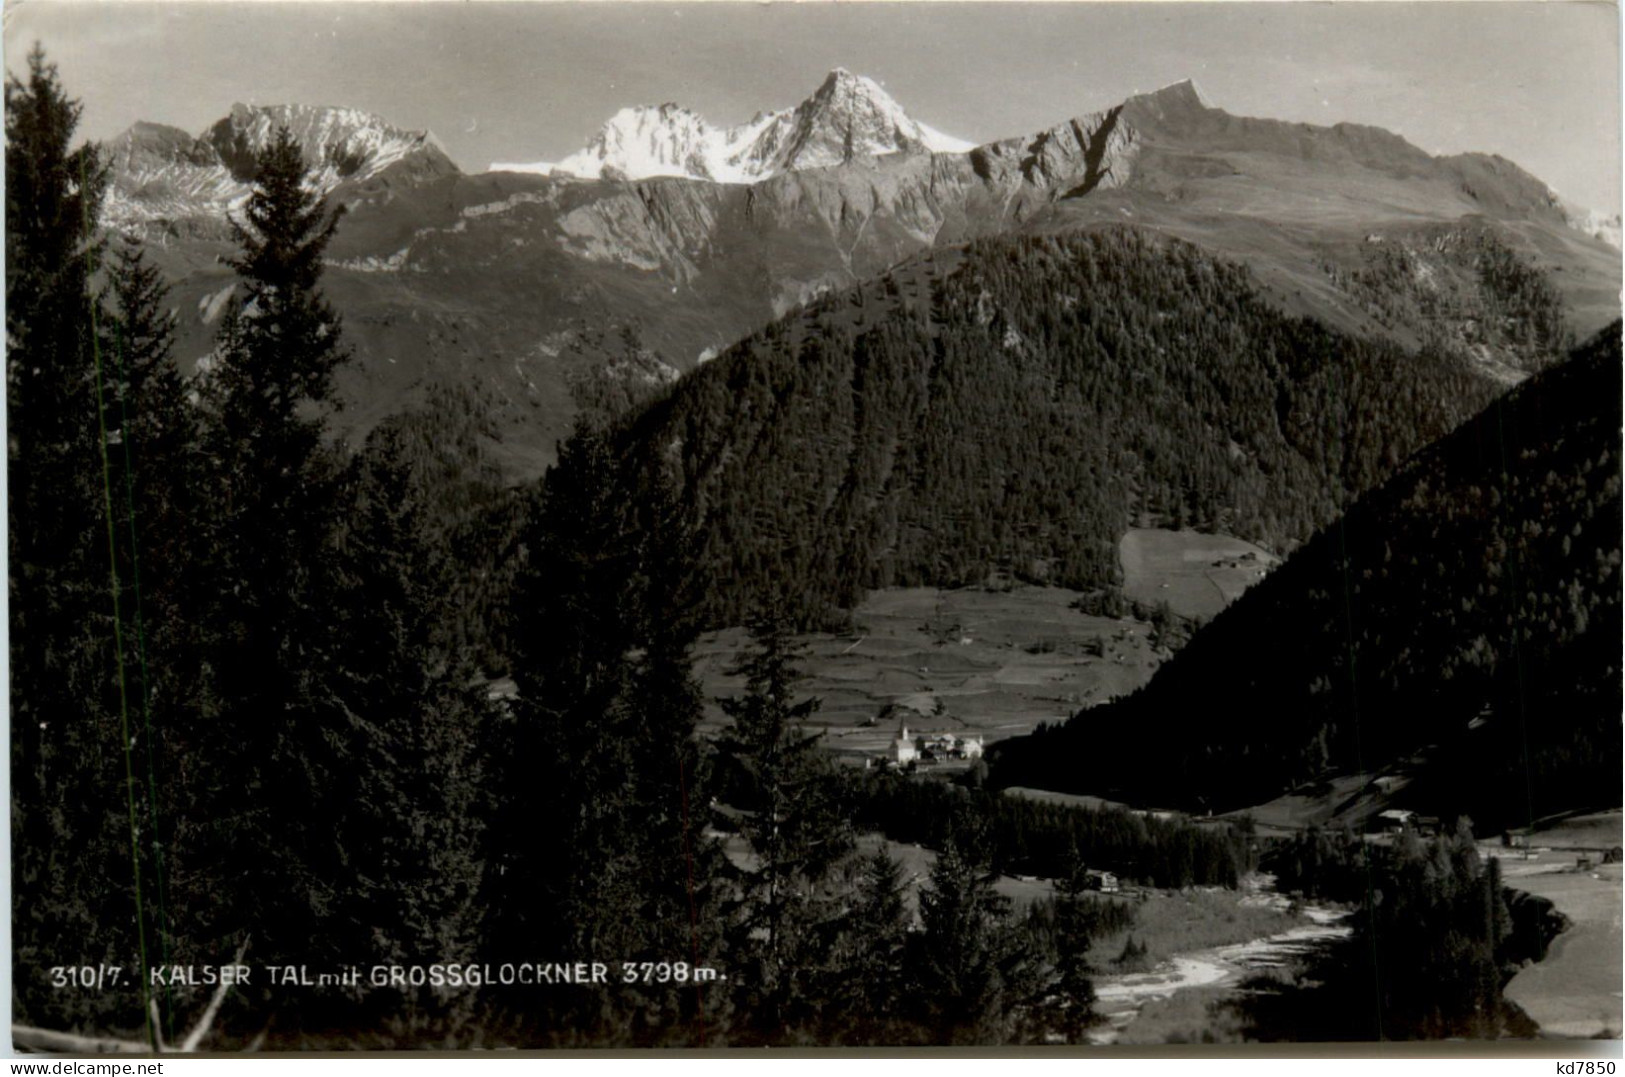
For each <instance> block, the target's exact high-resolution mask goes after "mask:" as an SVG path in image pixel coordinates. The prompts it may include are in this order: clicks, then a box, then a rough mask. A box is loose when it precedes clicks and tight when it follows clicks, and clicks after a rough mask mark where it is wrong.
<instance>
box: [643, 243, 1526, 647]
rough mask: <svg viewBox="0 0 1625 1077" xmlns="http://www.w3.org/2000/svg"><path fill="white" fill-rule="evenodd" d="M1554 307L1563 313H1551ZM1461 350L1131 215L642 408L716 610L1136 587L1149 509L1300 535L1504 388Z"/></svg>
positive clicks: (835, 305) (754, 356) (773, 335)
mask: <svg viewBox="0 0 1625 1077" xmlns="http://www.w3.org/2000/svg"><path fill="white" fill-rule="evenodd" d="M1549 313H1550V312H1549V311H1545V310H1543V311H1542V316H1543V317H1545V316H1548V315H1549ZM1491 394H1492V388H1491V386H1490V385H1488V384H1487V383H1486V382H1485V381H1484V379H1482V378H1480V377H1478V376H1476V375H1474V374H1472V373H1470V370H1469V364H1468V361H1467V360H1466V358H1465V357H1464V356H1462V355H1460V354H1459V353H1456V352H1452V351H1448V350H1440V351H1423V352H1421V353H1408V352H1406V351H1403V350H1402V349H1400V348H1398V347H1397V346H1394V345H1392V344H1388V343H1384V342H1377V341H1367V340H1358V339H1353V338H1349V337H1345V336H1342V335H1339V334H1337V333H1335V332H1332V331H1330V330H1328V329H1326V328H1324V327H1323V326H1321V325H1319V324H1318V323H1316V322H1314V321H1311V320H1304V319H1294V318H1291V317H1287V316H1285V315H1282V314H1281V313H1279V312H1278V311H1277V310H1276V309H1275V308H1274V307H1272V306H1270V305H1268V304H1267V303H1266V302H1264V301H1263V299H1262V298H1261V297H1260V294H1259V293H1258V292H1257V291H1256V290H1255V288H1254V286H1253V283H1252V279H1251V277H1250V275H1249V273H1248V272H1247V271H1246V270H1244V269H1241V268H1239V267H1237V266H1234V265H1232V264H1229V263H1225V262H1222V261H1219V260H1216V259H1214V258H1213V257H1211V256H1210V255H1208V254H1206V253H1204V252H1202V251H1201V250H1199V249H1197V248H1195V247H1193V246H1190V245H1188V244H1185V243H1182V242H1179V241H1171V240H1164V239H1162V238H1159V237H1156V236H1152V235H1149V234H1146V233H1144V232H1140V231H1136V230H1132V229H1113V230H1108V231H1104V232H1098V233H1093V234H1088V235H1076V236H1067V237H1042V238H1026V239H999V240H986V241H980V242H977V243H973V244H971V245H970V246H969V247H968V248H965V249H964V250H963V251H962V252H956V254H955V255H953V256H950V255H949V254H945V253H939V254H936V255H933V256H930V257H928V258H926V259H924V260H923V261H917V262H913V263H907V264H904V265H902V266H899V267H897V268H896V269H894V270H893V271H892V272H891V273H889V274H887V275H886V276H884V277H882V278H880V279H879V280H877V281H875V282H872V283H871V284H869V285H867V286H865V287H863V288H860V289H857V290H855V291H853V292H850V293H848V294H846V295H843V296H840V297H836V298H826V299H824V300H821V301H819V302H818V303H816V304H814V305H813V306H811V307H809V308H807V309H806V310H805V311H803V312H801V313H799V314H796V315H792V316H790V317H788V318H786V319H783V320H781V321H779V322H776V323H774V324H773V325H771V326H769V327H768V328H767V329H766V330H764V331H763V332H761V333H759V334H756V335H755V336H752V337H750V338H748V339H747V340H745V341H743V342H742V343H740V344H739V345H737V346H735V347H734V348H732V349H731V350H730V351H729V352H727V353H726V354H724V355H723V356H722V357H720V358H718V359H717V360H715V361H714V362H713V363H712V364H710V365H708V366H707V367H705V368H703V369H702V370H701V371H699V372H698V373H697V374H696V375H695V376H694V377H692V378H690V379H688V380H686V381H684V382H683V383H682V384H680V385H679V386H677V387H676V389H675V390H674V391H673V392H672V394H671V395H670V396H669V397H668V398H666V399H665V400H663V401H661V402H660V403H658V404H656V405H655V406H653V407H652V408H650V409H649V410H648V411H647V412H645V413H644V414H643V415H642V416H641V417H640V418H638V419H637V420H636V421H635V422H633V423H632V424H631V425H630V427H629V429H627V430H626V431H625V432H624V433H623V436H622V439H621V440H622V444H623V446H624V447H625V449H626V451H627V452H629V453H630V454H632V455H633V456H634V457H635V458H639V459H641V460H642V463H643V465H644V467H645V468H647V469H659V470H663V471H669V472H671V473H673V474H674V476H675V479H676V481H677V482H678V484H679V486H680V488H681V491H682V496H683V499H684V501H685V502H686V503H687V504H688V505H690V506H692V509H693V512H694V514H695V517H696V519H695V522H696V524H697V525H698V526H699V528H700V530H701V532H702V535H703V538H702V552H701V557H702V565H703V571H704V572H705V573H706V574H707V575H708V577H709V578H711V579H730V580H733V581H736V586H730V587H727V588H720V587H717V588H709V589H708V592H707V595H706V601H707V603H708V613H709V616H710V619H712V620H713V621H716V622H721V623H737V622H738V621H739V620H740V619H741V618H742V617H743V616H744V615H745V614H746V613H747V612H748V611H749V610H750V609H751V608H752V607H753V606H755V605H758V604H760V603H762V602H764V601H765V600H767V599H768V597H769V596H777V597H780V598H790V599H791V600H793V601H795V602H798V603H799V604H800V608H799V609H798V610H797V611H796V612H797V613H798V615H799V616H800V617H801V618H802V619H803V620H814V619H817V618H820V617H822V616H824V615H825V614H826V613H827V611H828V610H829V609H830V608H832V607H839V606H847V605H850V604H851V603H852V602H854V601H855V600H856V599H857V597H858V596H859V595H861V594H862V593H863V592H864V591H865V590H867V589H871V588H876V587H886V586H898V585H902V586H907V585H916V584H927V583H929V584H938V585H942V586H959V585H965V584H973V583H980V582H982V581H984V580H988V579H990V578H995V579H997V578H1003V579H1017V580H1025V581H1034V582H1045V583H1053V584H1059V585H1062V586H1067V587H1073V588H1078V589H1082V590H1086V591H1093V590H1099V589H1109V588H1112V587H1114V586H1115V585H1116V583H1117V578H1118V567H1117V560H1116V543H1117V539H1118V538H1119V536H1121V535H1122V533H1123V531H1124V530H1125V529H1126V528H1128V527H1129V526H1131V525H1132V524H1133V523H1135V522H1140V521H1143V522H1147V523H1150V524H1153V525H1165V526H1170V527H1192V528H1198V529H1202V530H1215V531H1225V532H1229V533H1231V534H1235V535H1238V536H1241V537H1244V538H1247V539H1250V540H1252V541H1255V542H1258V543H1261V544H1263V545H1266V546H1269V547H1272V548H1275V549H1280V550H1284V549H1290V548H1292V547H1293V546H1295V545H1296V544H1298V543H1300V542H1303V541H1304V540H1306V539H1308V538H1309V537H1310V536H1311V535H1312V534H1313V533H1314V532H1315V531H1316V530H1317V529H1319V528H1320V527H1322V526H1324V525H1325V524H1326V523H1328V522H1329V521H1330V520H1332V519H1333V518H1334V517H1335V516H1336V514H1337V513H1338V511H1339V510H1340V509H1341V508H1342V507H1343V506H1344V505H1345V504H1346V503H1347V501H1348V500H1349V498H1350V497H1351V496H1353V495H1355V494H1358V493H1361V492H1363V491H1365V490H1368V489H1370V488H1371V487H1373V486H1374V485H1376V484H1377V483H1378V482H1380V481H1381V480H1382V479H1384V478H1385V477H1387V476H1388V475H1390V474H1392V473H1393V471H1394V470H1395V469H1396V468H1397V467H1398V466H1399V464H1400V462H1401V461H1403V460H1404V459H1405V458H1406V457H1407V456H1408V455H1409V454H1410V453H1411V452H1413V451H1414V450H1416V449H1417V448H1419V447H1420V446H1422V445H1425V444H1427V443H1428V442H1430V441H1432V440H1433V439H1435V438H1437V437H1439V436H1441V435H1442V434H1444V433H1445V432H1447V431H1448V430H1450V429H1452V428H1453V427H1454V426H1455V425H1456V424H1457V423H1459V422H1460V421H1462V420H1463V419H1465V418H1466V417H1467V416H1469V415H1471V414H1473V413H1474V412H1476V411H1477V410H1479V409H1480V408H1482V407H1483V406H1484V404H1485V403H1486V402H1487V401H1488V400H1489V398H1490V396H1491Z"/></svg>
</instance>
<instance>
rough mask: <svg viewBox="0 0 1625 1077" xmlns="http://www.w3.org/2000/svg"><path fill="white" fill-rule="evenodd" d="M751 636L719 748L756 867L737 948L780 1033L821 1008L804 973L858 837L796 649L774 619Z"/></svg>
mask: <svg viewBox="0 0 1625 1077" xmlns="http://www.w3.org/2000/svg"><path fill="white" fill-rule="evenodd" d="M751 634H752V647H751V649H750V650H749V651H747V652H746V654H745V655H744V656H743V657H742V658H741V659H740V661H739V664H738V665H737V667H735V670H734V672H735V673H736V674H742V675H744V677H745V679H746V683H745V694H744V695H743V696H739V697H735V698H731V699H723V700H720V702H721V704H722V708H723V710H724V712H726V713H727V715H728V716H729V718H731V719H732V720H733V724H732V725H731V726H730V727H729V728H728V730H727V731H726V732H725V733H724V734H723V736H722V738H721V739H720V743H719V745H718V750H719V754H720V756H721V760H720V761H721V763H722V765H723V766H724V768H725V772H724V775H723V776H722V781H723V786H722V788H723V792H724V794H725V796H726V798H727V800H728V803H729V804H731V805H732V806H733V807H734V808H736V809H738V810H739V812H740V819H741V821H740V824H739V825H740V830H741V832H742V833H743V835H744V837H745V841H746V843H747V844H748V845H749V847H750V851H751V854H752V856H753V858H754V859H755V861H756V864H755V867H754V868H753V869H752V870H750V871H747V872H745V873H744V875H743V877H742V878H741V880H740V886H741V888H742V891H743V894H744V899H743V902H742V904H741V907H740V909H739V915H738V919H737V922H736V923H735V925H734V929H733V930H734V944H733V947H732V952H733V953H734V955H735V958H734V960H735V961H737V962H740V963H741V965H742V966H743V968H744V969H745V970H746V973H745V974H746V976H747V982H748V983H749V984H750V985H751V987H750V991H751V1001H750V1004H749V1010H750V1013H751V1016H752V1018H753V1020H754V1021H755V1022H756V1023H757V1024H758V1025H759V1027H760V1028H761V1029H763V1030H768V1031H770V1032H778V1031H781V1030H782V1029H783V1028H784V1027H785V1026H786V1025H787V1024H794V1023H795V1022H796V1021H798V1020H800V1019H801V1018H803V1017H804V1016H805V1015H806V1012H807V1011H808V1010H809V1009H815V1008H816V1005H817V1000H808V999H804V998H800V997H798V983H797V976H798V975H799V973H800V972H801V970H803V969H805V968H807V967H809V966H810V965H811V964H812V963H813V961H814V960H815V957H814V955H815V954H818V955H821V954H822V952H823V950H824V949H825V947H826V946H827V934H828V926H827V924H826V921H827V920H828V919H830V918H831V917H832V916H833V915H834V914H835V912H836V908H835V896H834V895H833V894H831V893H830V892H829V888H828V886H827V883H828V882H829V875H830V870H831V868H833V867H834V866H835V865H836V864H837V863H838V862H839V861H840V860H841V858H842V857H844V856H845V855H846V854H847V853H848V852H850V851H851V848H852V842H853V839H852V832H851V822H850V818H849V815H848V814H847V812H846V811H845V810H844V806H843V805H842V803H841V795H840V788H839V785H838V782H837V780H836V775H835V773H834V768H833V764H832V763H831V762H830V761H829V759H828V757H827V756H825V755H824V753H823V751H822V750H821V749H820V747H819V745H818V741H819V738H820V734H817V733H809V732H808V731H807V729H806V727H805V724H804V723H805V722H806V720H807V719H808V718H809V717H811V716H812V714H813V713H814V712H815V711H816V710H817V708H818V701H817V700H816V699H805V700H801V701H799V702H797V701H796V700H795V686H796V683H797V681H798V680H799V679H800V672H799V670H798V669H797V668H796V665H795V660H796V657H797V654H798V649H797V647H796V646H795V644H794V641H793V640H792V639H791V638H790V636H789V633H788V631H787V629H786V628H785V625H784V622H783V621H782V620H781V619H778V618H776V617H772V616H765V617H761V618H758V620H757V622H756V623H755V624H754V625H753V626H752V629H751Z"/></svg>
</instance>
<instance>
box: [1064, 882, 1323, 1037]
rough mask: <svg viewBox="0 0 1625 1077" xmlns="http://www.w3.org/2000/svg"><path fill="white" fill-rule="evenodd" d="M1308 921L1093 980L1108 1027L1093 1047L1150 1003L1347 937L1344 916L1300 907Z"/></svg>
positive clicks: (1239, 976)
mask: <svg viewBox="0 0 1625 1077" xmlns="http://www.w3.org/2000/svg"><path fill="white" fill-rule="evenodd" d="M1303 914H1304V916H1306V917H1307V918H1308V919H1309V920H1310V923H1308V924H1305V925H1303V926H1302V927H1295V928H1293V929H1292V930H1290V931H1284V932H1282V933H1280V934H1278V935H1269V936H1266V937H1264V938H1261V939H1253V940H1251V941H1249V942H1238V943H1232V944H1230V945H1228V946H1216V947H1214V948H1213V949H1210V950H1196V951H1193V952H1191V953H1188V954H1177V955H1175V956H1174V957H1173V958H1172V959H1170V960H1168V961H1165V962H1163V963H1162V964H1161V965H1159V966H1157V967H1156V968H1155V969H1152V970H1151V971H1150V972H1133V973H1123V974H1120V975H1109V976H1101V977H1099V978H1097V979H1096V980H1095V1000H1096V1001H1095V1009H1096V1011H1097V1012H1098V1013H1100V1014H1101V1015H1102V1016H1104V1017H1105V1018H1106V1019H1107V1021H1108V1024H1107V1025H1105V1026H1102V1027H1101V1028H1100V1029H1099V1030H1098V1031H1096V1032H1094V1033H1092V1034H1091V1035H1090V1042H1091V1043H1096V1044H1107V1043H1115V1042H1116V1041H1117V1037H1118V1036H1119V1035H1121V1034H1122V1031H1123V1029H1124V1028H1126V1027H1128V1025H1129V1023H1130V1022H1132V1021H1133V1020H1134V1018H1135V1017H1137V1016H1139V1013H1140V1008H1141V1007H1142V1006H1144V1005H1145V1004H1146V1003H1147V1002H1149V1001H1151V1000H1152V999H1163V998H1168V997H1170V996H1171V995H1174V994H1175V993H1177V992H1179V991H1184V990H1187V989H1189V988H1193V987H1222V986H1224V985H1226V984H1231V983H1236V982H1238V981H1240V980H1241V979H1242V978H1243V977H1244V976H1246V975H1248V974H1251V973H1254V972H1259V971H1262V970H1265V969H1274V968H1280V967H1282V966H1284V965H1286V964H1288V963H1290V962H1292V961H1295V960H1297V959H1299V958H1302V957H1305V956H1308V955H1311V954H1313V953H1315V952H1316V951H1318V950H1319V949H1320V948H1321V947H1324V946H1326V945H1327V944H1328V943H1331V942H1333V941H1335V940H1338V939H1345V938H1348V936H1349V934H1350V932H1351V930H1352V929H1351V928H1350V927H1349V926H1348V924H1346V923H1344V920H1345V919H1346V918H1347V916H1348V914H1347V913H1346V912H1344V911H1342V910H1340V909H1328V908H1323V907H1321V906H1318V905H1309V906H1305V907H1304V908H1303Z"/></svg>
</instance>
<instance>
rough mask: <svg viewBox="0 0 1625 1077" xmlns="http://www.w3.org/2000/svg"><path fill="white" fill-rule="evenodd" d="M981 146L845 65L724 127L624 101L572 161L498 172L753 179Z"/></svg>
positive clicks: (678, 110)
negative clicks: (920, 117)
mask: <svg viewBox="0 0 1625 1077" xmlns="http://www.w3.org/2000/svg"><path fill="white" fill-rule="evenodd" d="M974 145H975V144H974V143H971V142H966V141H964V140H963V139H958V138H954V137H953V136H951V135H946V134H943V133H942V132H941V131H938V130H936V129H935V128H932V127H927V126H926V125H925V124H923V123H919V122H918V121H916V120H914V119H913V118H912V117H910V116H909V115H908V113H906V112H904V111H903V108H902V106H901V105H899V104H898V103H897V102H896V101H895V100H893V99H892V97H891V95H890V94H888V93H886V91H885V90H883V89H882V88H881V87H880V85H879V84H878V83H876V82H875V81H874V80H873V79H869V78H864V77H863V76H861V75H854V74H852V73H851V72H849V71H847V70H845V69H843V68H836V69H835V70H834V71H831V72H830V73H829V75H828V77H826V78H825V79H824V82H823V84H822V85H820V86H819V87H818V89H817V90H816V91H814V93H813V95H812V96H811V97H809V98H807V100H805V101H803V102H802V103H801V104H799V105H797V106H795V107H794V108H789V109H780V110H778V111H773V112H761V113H758V114H757V115H755V116H753V117H752V118H751V119H750V120H748V121H746V122H745V123H742V124H738V125H736V126H733V127H718V126H716V125H714V124H711V123H709V122H708V121H706V119H705V118H704V117H703V116H700V115H699V114H698V113H695V112H693V111H691V110H689V109H686V108H683V107H682V106H680V105H677V104H672V103H667V104H664V105H654V106H647V105H640V106H637V107H635V108H623V109H621V110H620V111H619V112H617V113H616V114H615V115H614V116H612V117H611V118H610V119H609V122H607V123H605V124H604V126H603V127H602V128H601V129H600V130H599V132H598V134H597V135H595V136H594V137H593V139H592V141H590V142H589V143H587V145H586V147H585V148H583V149H581V150H579V151H578V152H576V153H573V154H571V155H570V156H568V157H566V158H565V159H564V160H562V161H558V162H556V163H555V162H548V161H537V162H531V163H511V162H496V163H493V164H492V165H491V169H490V170H491V171H493V172H532V173H541V174H543V175H552V176H568V177H574V178H577V179H591V180H595V179H627V180H641V179H651V178H654V177H657V176H680V177H686V178H691V179H705V180H712V181H714V182H717V183H734V184H748V183H756V182H759V181H761V180H764V179H767V178H769V177H771V176H776V175H779V174H780V173H783V172H791V171H799V170H803V169H811V168H828V167H831V166H834V165H840V164H845V163H846V162H848V161H851V160H853V159H854V158H858V157H880V156H885V155H887V154H892V153H965V152H967V151H969V150H971V149H973V148H974Z"/></svg>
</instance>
